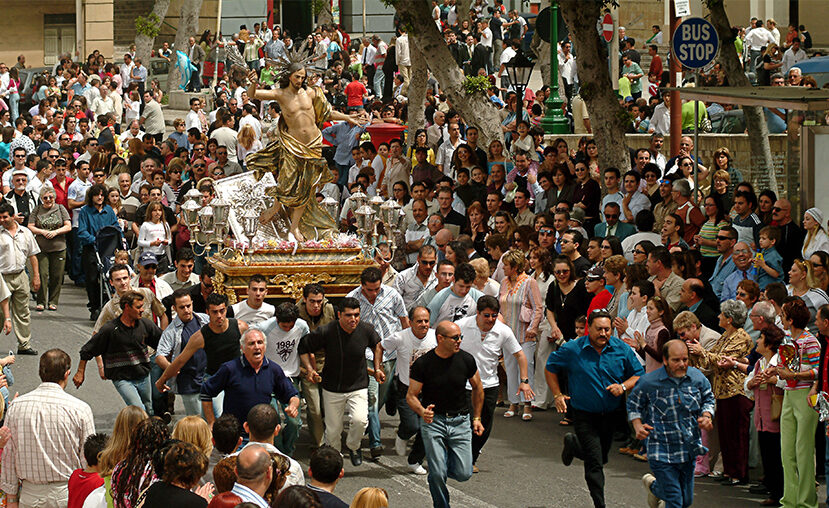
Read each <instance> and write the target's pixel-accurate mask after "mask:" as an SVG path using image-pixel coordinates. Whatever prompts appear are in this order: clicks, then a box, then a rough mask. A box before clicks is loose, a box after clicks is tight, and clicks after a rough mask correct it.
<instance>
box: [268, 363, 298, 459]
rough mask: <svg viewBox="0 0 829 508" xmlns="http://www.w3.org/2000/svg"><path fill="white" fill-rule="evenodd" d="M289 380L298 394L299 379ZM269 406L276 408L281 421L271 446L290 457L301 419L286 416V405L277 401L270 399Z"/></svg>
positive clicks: (292, 453) (294, 446) (294, 447)
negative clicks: (279, 428)
mask: <svg viewBox="0 0 829 508" xmlns="http://www.w3.org/2000/svg"><path fill="white" fill-rule="evenodd" d="M290 379H291V383H293V385H294V388H296V389H297V392H298V391H299V377H292V378H290ZM271 406H273V407H274V408H276V410H277V411H278V412H279V419H280V420H281V421H282V430H280V431H279V434H278V435H277V436H276V437H275V438H274V440H273V445H274V446H276V447H277V448H278V449H279V451H281V452H282V453H284V454H285V455H288V456H291V457H292V456H293V455H294V450H295V449H296V440H297V438H299V429H300V428H302V418H300V416H299V414H298V413H297V415H296V417H295V418H294V417H290V416H288V414H287V413H286V412H285V408H286V407H288V405H287V404H283V403H281V402H279V400H277V399H275V398H272V399H271Z"/></svg>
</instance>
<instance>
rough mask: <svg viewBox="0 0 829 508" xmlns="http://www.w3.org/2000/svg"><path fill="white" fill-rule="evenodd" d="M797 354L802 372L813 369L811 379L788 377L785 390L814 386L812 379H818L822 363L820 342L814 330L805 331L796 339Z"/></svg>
mask: <svg viewBox="0 0 829 508" xmlns="http://www.w3.org/2000/svg"><path fill="white" fill-rule="evenodd" d="M794 343H795V347H796V348H797V355H798V357H799V358H800V372H807V371H811V372H812V374H813V376H812V377H811V378H810V379H798V380H795V379H787V380H786V387H785V388H784V390H801V389H803V388H810V387H811V386H812V379H817V369H818V365H819V364H820V343H819V342H818V341H817V339H816V338H815V336H814V335H812V332H810V331H808V330H807V331H804V332H803V333H802V334H800V337H798V338H797V339H795V340H794Z"/></svg>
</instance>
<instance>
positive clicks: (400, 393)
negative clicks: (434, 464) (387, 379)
mask: <svg viewBox="0 0 829 508" xmlns="http://www.w3.org/2000/svg"><path fill="white" fill-rule="evenodd" d="M406 388H407V387H406V385H404V384H402V383H399V384H398V386H397V414H399V415H400V426H399V427H398V428H397V437H399V438H400V439H404V440H408V439H409V438H411V437H412V436H416V437H415V442H414V444H413V445H412V451H411V452H410V453H409V458H408V463H409V464H420V463H421V462H423V459H424V458H425V456H426V455H425V452H424V451H423V436H421V435H420V424H421V419H420V417H419V416H417V413H415V412H414V410H413V409H412V408H411V407H409V404H408V403H407V402H406Z"/></svg>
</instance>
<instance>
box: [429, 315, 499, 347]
mask: <svg viewBox="0 0 829 508" xmlns="http://www.w3.org/2000/svg"><path fill="white" fill-rule="evenodd" d="M496 315H497V314H496ZM438 335H440V336H441V337H443V338H444V339H449V340H454V341H455V342H459V341H462V340H463V334H460V333H459V334H457V335H451V336H450V335H443V334H441V333H439V334H438Z"/></svg>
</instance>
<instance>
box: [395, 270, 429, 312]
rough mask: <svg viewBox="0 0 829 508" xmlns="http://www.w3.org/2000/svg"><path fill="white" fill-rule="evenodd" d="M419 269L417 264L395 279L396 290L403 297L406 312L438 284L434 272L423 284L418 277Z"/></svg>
mask: <svg viewBox="0 0 829 508" xmlns="http://www.w3.org/2000/svg"><path fill="white" fill-rule="evenodd" d="M417 269H418V265H417V264H415V265H414V266H411V267H409V268H406V269H405V270H403V271H402V272H400V273H398V274H397V277H396V278H395V279H394V288H395V289H396V290H397V292H398V293H400V296H401V297H403V305H405V306H406V310H410V309H411V308H412V307H414V305H415V302H417V299H418V298H420V297H421V295H423V293H425V292H426V290H427V289H429V288H430V287H433V286H434V285H436V284H437V278H436V277H435V273H434V272H430V273H429V278H428V279H427V280H426V284H423V282H421V281H420V278H419V277H418V276H417Z"/></svg>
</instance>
